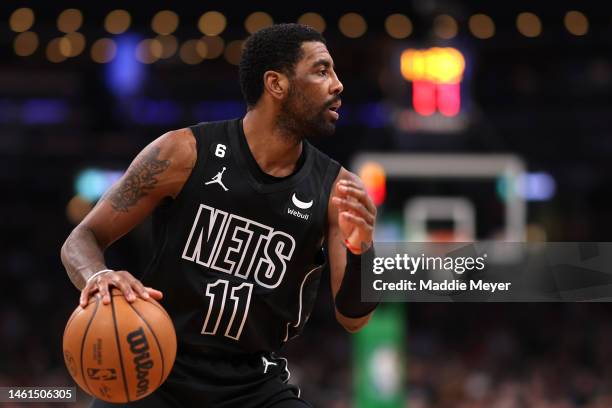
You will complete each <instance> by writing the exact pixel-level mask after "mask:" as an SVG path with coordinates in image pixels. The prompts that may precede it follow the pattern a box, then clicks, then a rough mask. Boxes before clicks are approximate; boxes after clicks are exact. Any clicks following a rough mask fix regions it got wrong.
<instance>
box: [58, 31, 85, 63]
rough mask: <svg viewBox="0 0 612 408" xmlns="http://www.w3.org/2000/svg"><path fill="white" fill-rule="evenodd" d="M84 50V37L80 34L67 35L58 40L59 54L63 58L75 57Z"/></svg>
mask: <svg viewBox="0 0 612 408" xmlns="http://www.w3.org/2000/svg"><path fill="white" fill-rule="evenodd" d="M84 49H85V36H84V35H83V34H81V33H77V32H72V33H68V34H66V35H65V36H63V37H62V38H61V39H60V52H61V53H62V55H64V56H65V57H76V56H78V55H80V54H81V53H82V52H83V50H84Z"/></svg>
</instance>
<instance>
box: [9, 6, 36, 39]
mask: <svg viewBox="0 0 612 408" xmlns="http://www.w3.org/2000/svg"><path fill="white" fill-rule="evenodd" d="M32 25H34V12H33V11H32V9H31V8H27V7H22V8H18V9H17V10H15V11H13V13H12V14H11V17H10V18H9V27H11V30H13V31H15V32H17V33H22V32H24V31H28V30H29V29H30V28H32Z"/></svg>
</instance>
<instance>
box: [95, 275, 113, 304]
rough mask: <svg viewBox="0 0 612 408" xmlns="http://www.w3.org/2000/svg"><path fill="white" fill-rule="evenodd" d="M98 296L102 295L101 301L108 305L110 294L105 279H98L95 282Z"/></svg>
mask: <svg viewBox="0 0 612 408" xmlns="http://www.w3.org/2000/svg"><path fill="white" fill-rule="evenodd" d="M97 286H98V290H99V292H100V296H102V303H103V304H105V305H108V304H109V303H110V301H111V298H110V294H109V292H108V283H107V282H106V281H104V280H103V281H100V282H98V284H97Z"/></svg>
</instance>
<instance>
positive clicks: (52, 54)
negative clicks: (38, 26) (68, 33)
mask: <svg viewBox="0 0 612 408" xmlns="http://www.w3.org/2000/svg"><path fill="white" fill-rule="evenodd" d="M60 41H61V38H54V39H52V40H51V41H49V43H48V44H47V59H48V60H49V61H51V62H53V63H58V62H62V61H65V60H66V56H65V55H63V54H62V52H61V50H60Z"/></svg>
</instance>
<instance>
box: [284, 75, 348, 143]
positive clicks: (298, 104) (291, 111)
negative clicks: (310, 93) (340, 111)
mask: <svg viewBox="0 0 612 408" xmlns="http://www.w3.org/2000/svg"><path fill="white" fill-rule="evenodd" d="M339 99H340V98H339V97H338V96H336V97H334V98H332V99H331V100H330V101H328V102H326V103H325V105H324V106H316V105H315V104H314V103H313V102H312V101H311V100H309V99H308V98H306V96H305V95H304V94H303V93H302V92H301V91H300V90H299V89H298V86H296V85H291V86H290V87H289V93H288V95H287V100H286V101H285V103H284V104H283V105H282V108H281V111H280V113H279V115H278V120H277V126H278V128H279V129H281V130H282V133H283V134H285V135H286V136H287V137H288V138H290V139H292V140H294V141H295V142H299V141H301V140H302V139H304V138H306V137H323V136H331V135H332V134H334V132H335V131H336V123H335V122H334V121H332V120H330V119H329V118H327V117H326V116H327V110H328V108H329V107H330V106H331V105H332V104H333V103H334V102H336V101H337V100H339Z"/></svg>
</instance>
